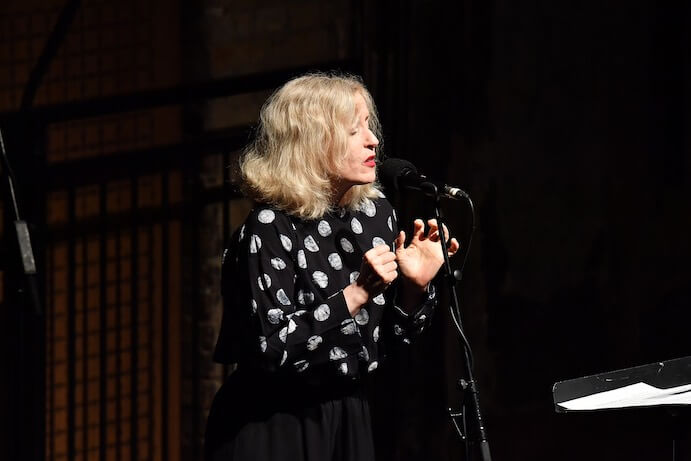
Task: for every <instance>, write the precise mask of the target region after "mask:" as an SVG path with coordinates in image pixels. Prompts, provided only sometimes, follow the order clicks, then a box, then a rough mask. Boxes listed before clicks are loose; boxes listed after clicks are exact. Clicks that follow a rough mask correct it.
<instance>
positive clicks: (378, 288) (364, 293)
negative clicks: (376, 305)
mask: <svg viewBox="0 0 691 461" xmlns="http://www.w3.org/2000/svg"><path fill="white" fill-rule="evenodd" d="M397 267H398V265H397V264H396V255H395V254H394V253H393V252H392V251H391V250H390V249H389V247H388V246H387V245H377V246H375V247H374V248H372V249H371V250H369V251H368V252H367V253H365V254H364V255H363V257H362V264H361V266H360V275H359V276H358V278H357V280H355V281H354V282H353V283H351V284H350V285H348V286H347V287H346V288H345V289H344V290H343V296H344V297H345V299H346V304H347V305H348V310H349V311H350V313H351V314H352V315H354V314H357V312H358V311H359V310H360V307H361V306H362V305H363V304H365V303H366V302H367V301H369V300H370V299H372V298H374V297H375V296H377V295H378V294H380V293H381V292H383V291H384V290H385V289H386V287H388V286H389V285H390V284H391V282H393V281H394V280H395V279H396V277H398V272H397V271H396V268H397Z"/></svg>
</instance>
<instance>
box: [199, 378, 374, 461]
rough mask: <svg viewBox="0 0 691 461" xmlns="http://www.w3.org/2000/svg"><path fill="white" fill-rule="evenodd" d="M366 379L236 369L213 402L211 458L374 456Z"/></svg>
mask: <svg viewBox="0 0 691 461" xmlns="http://www.w3.org/2000/svg"><path fill="white" fill-rule="evenodd" d="M364 387H365V386H364V383H363V382H362V381H360V380H352V379H350V378H346V379H342V380H337V379H335V380H331V379H329V380H319V381H316V382H312V383H309V382H306V381H304V380H302V379H299V380H298V379H295V378H292V377H287V376H281V375H278V374H261V373H256V372H251V371H248V370H237V371H236V372H235V373H233V374H232V375H231V376H230V377H229V378H228V379H227V380H226V382H225V384H223V386H222V387H221V389H220V390H219V391H218V393H217V394H216V397H215V398H214V402H213V404H212V406H211V411H210V413H209V419H208V421H207V427H206V438H205V443H204V451H205V459H206V460H207V461H240V460H241V461H254V460H257V461H279V460H280V461H356V460H357V461H373V460H374V443H373V440H372V428H371V421H370V413H369V404H368V403H367V397H366V393H365V388H364Z"/></svg>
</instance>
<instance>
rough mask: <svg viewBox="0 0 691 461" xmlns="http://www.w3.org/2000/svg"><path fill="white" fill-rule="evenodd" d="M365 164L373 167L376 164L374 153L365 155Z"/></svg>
mask: <svg viewBox="0 0 691 461" xmlns="http://www.w3.org/2000/svg"><path fill="white" fill-rule="evenodd" d="M365 165H366V166H368V167H371V168H374V167H375V166H376V165H377V164H376V163H375V162H374V155H372V156H370V157H367V160H365Z"/></svg>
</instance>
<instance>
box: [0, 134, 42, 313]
mask: <svg viewBox="0 0 691 461" xmlns="http://www.w3.org/2000/svg"><path fill="white" fill-rule="evenodd" d="M0 166H2V168H0V177H2V173H4V175H5V176H6V177H7V186H8V188H9V194H8V195H9V199H10V202H11V205H12V211H13V216H14V230H15V234H16V237H17V245H18V247H19V255H20V257H21V260H22V269H23V271H24V277H25V280H26V288H27V290H28V292H29V293H28V294H29V302H30V303H31V305H32V306H33V313H34V314H36V315H41V301H40V298H39V291H38V281H37V277H38V275H37V271H36V259H35V258H34V250H33V248H32V247H31V237H30V235H29V226H28V225H27V223H26V221H24V220H23V219H21V217H20V215H19V205H18V204H17V193H16V189H15V185H14V183H15V181H14V174H13V173H12V168H11V167H10V162H9V160H8V159H7V152H6V151H5V140H4V138H3V135H2V129H0ZM20 291H21V290H20Z"/></svg>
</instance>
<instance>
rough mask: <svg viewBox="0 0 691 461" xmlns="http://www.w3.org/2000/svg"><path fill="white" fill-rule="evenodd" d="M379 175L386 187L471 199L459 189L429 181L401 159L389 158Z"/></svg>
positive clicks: (380, 169) (381, 167)
mask: <svg viewBox="0 0 691 461" xmlns="http://www.w3.org/2000/svg"><path fill="white" fill-rule="evenodd" d="M379 174H380V178H381V181H382V183H383V184H384V185H387V184H392V185H393V187H394V188H395V189H398V188H399V186H402V187H405V188H406V189H413V190H420V191H422V192H424V193H425V194H427V195H431V196H436V195H437V194H438V195H440V196H442V197H446V198H451V199H454V200H462V199H467V198H469V196H468V194H467V193H466V192H465V191H463V190H461V189H459V188H458V187H453V186H449V185H447V184H443V183H440V182H437V181H433V180H431V179H429V178H428V177H427V176H425V175H423V174H420V173H418V171H417V168H415V165H413V164H412V163H410V162H409V161H407V160H403V159H401V158H387V159H386V160H384V161H383V162H382V164H381V166H380V167H379Z"/></svg>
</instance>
